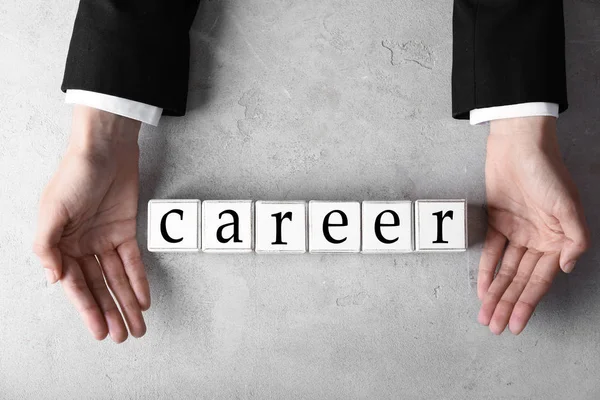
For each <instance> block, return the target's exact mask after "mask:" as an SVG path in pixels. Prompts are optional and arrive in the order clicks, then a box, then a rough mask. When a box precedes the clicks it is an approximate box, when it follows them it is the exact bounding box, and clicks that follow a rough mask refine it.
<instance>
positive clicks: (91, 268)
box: [79, 256, 127, 343]
mask: <svg viewBox="0 0 600 400" xmlns="http://www.w3.org/2000/svg"><path fill="white" fill-rule="evenodd" d="M79 265H80V266H81V270H82V272H83V276H84V277H85V280H86V282H87V286H88V287H89V289H90V292H91V293H92V296H94V299H95V300H96V303H97V304H98V305H99V306H100V310H102V313H103V314H104V319H105V321H106V324H107V326H108V333H109V334H110V337H111V338H112V340H113V341H115V342H116V343H121V342H123V341H125V339H127V328H126V327H125V322H123V318H122V317H121V313H120V312H119V309H118V308H117V305H116V304H115V301H114V300H113V298H112V296H111V295H110V292H109V291H108V288H107V287H106V282H105V281H104V276H103V275H102V269H101V268H100V264H98V261H97V260H96V257H94V256H86V257H83V258H81V259H79Z"/></svg>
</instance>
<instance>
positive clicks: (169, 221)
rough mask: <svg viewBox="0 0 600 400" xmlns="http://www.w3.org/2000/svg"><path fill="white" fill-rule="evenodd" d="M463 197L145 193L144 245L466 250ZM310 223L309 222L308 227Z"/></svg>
mask: <svg viewBox="0 0 600 400" xmlns="http://www.w3.org/2000/svg"><path fill="white" fill-rule="evenodd" d="M466 226H467V204H466V201H465V200H417V201H416V202H414V204H413V203H412V202H411V201H386V202H383V201H364V202H362V204H361V203H359V202H329V201H310V202H308V204H307V203H306V202H305V201H257V202H255V203H254V202H252V201H251V200H248V201H230V200H227V201H220V200H210V201H209V200H207V201H202V202H201V201H200V200H150V202H149V203H148V250H150V251H156V252H167V251H199V250H200V249H202V251H205V252H215V253H231V252H251V251H256V252H257V253H279V254H281V253H305V252H306V250H307V247H308V250H309V251H310V252H311V253H358V252H362V253H406V252H412V251H430V252H444V251H464V250H466V248H467V228H466ZM307 227H308V229H307Z"/></svg>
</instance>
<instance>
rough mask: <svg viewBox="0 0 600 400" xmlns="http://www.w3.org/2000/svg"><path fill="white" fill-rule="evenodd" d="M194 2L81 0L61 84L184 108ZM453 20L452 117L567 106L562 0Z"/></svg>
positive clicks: (519, 3) (478, 3) (176, 111)
mask: <svg viewBox="0 0 600 400" xmlns="http://www.w3.org/2000/svg"><path fill="white" fill-rule="evenodd" d="M199 1H200V0H126V1H124V0H81V1H80V3H79V10H78V12H77V17H76V19H75V26H74V28H73V35H72V37H71V44H70V47H69V53H68V56H67V63H66V68H65V74H64V79H63V83H62V86H61V89H62V90H63V91H66V90H67V89H83V90H89V91H94V92H99V93H105V94H110V95H113V96H118V97H123V98H127V99H131V100H136V101H139V102H142V103H146V104H151V105H155V106H158V107H162V108H163V114H164V115H184V114H185V110H186V100H187V91H188V86H187V85H188V73H189V47H190V45H189V36H188V33H189V29H190V26H191V24H192V21H193V19H194V16H195V14H196V10H197V8H198V4H199ZM453 28H454V29H453V31H454V44H453V68H452V103H453V104H452V113H453V116H454V117H455V118H460V119H466V118H468V117H469V111H470V110H472V109H474V108H482V107H492V106H501V105H507V104H516V103H526V102H536V101H540V102H551V103H558V104H559V106H560V107H559V108H560V111H561V112H562V111H564V110H565V109H566V108H567V90H566V73H565V53H564V42H565V38H564V20H563V4H562V0H455V1H454V19H453ZM157 50H159V51H158V52H157ZM157 53H158V54H157Z"/></svg>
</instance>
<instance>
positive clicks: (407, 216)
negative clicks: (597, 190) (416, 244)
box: [362, 200, 413, 253]
mask: <svg viewBox="0 0 600 400" xmlns="http://www.w3.org/2000/svg"><path fill="white" fill-rule="evenodd" d="M411 251H413V205H412V202H411V201H410V200H406V201H363V203H362V252H363V253H407V252H411Z"/></svg>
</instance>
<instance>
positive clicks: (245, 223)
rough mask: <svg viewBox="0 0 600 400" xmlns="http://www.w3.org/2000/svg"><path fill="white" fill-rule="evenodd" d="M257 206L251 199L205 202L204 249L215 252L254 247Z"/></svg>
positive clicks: (238, 250)
mask: <svg viewBox="0 0 600 400" xmlns="http://www.w3.org/2000/svg"><path fill="white" fill-rule="evenodd" d="M253 211H254V207H252V201H251V200H207V201H203V202H202V250H203V251H205V252H213V253H247V252H251V251H252V245H253V239H254V234H253V230H254V229H253V226H254V215H253V214H254V212H253Z"/></svg>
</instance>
